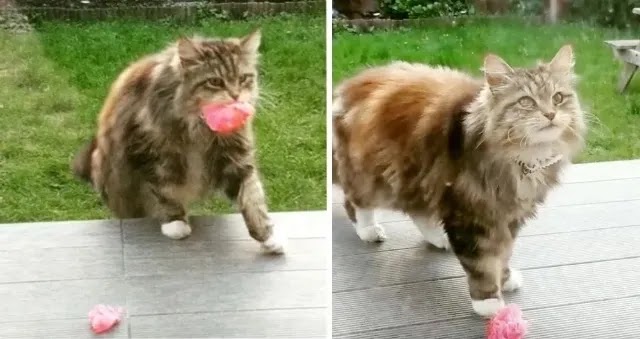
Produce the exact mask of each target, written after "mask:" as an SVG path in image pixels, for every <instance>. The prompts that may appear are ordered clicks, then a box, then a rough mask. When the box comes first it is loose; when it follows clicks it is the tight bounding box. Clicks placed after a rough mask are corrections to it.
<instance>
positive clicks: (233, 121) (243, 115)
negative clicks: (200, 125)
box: [201, 101, 254, 134]
mask: <svg viewBox="0 0 640 339" xmlns="http://www.w3.org/2000/svg"><path fill="white" fill-rule="evenodd" d="M201 111H202V119H203V120H204V122H205V123H206V124H207V126H208V127H209V128H210V129H211V130H212V131H214V132H218V133H221V134H228V133H232V132H234V131H236V130H238V129H240V128H241V127H242V126H244V125H245V123H246V122H247V119H248V118H249V117H250V116H251V115H252V114H253V113H254V108H253V105H251V104H250V103H247V102H238V101H235V102H229V103H211V104H207V105H204V106H202V107H201Z"/></svg>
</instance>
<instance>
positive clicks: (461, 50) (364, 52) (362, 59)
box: [333, 21, 640, 162]
mask: <svg viewBox="0 0 640 339" xmlns="http://www.w3.org/2000/svg"><path fill="white" fill-rule="evenodd" d="M616 38H618V39H637V38H640V32H637V33H635V34H634V33H628V32H619V31H613V30H605V29H599V28H595V27H588V26H586V25H578V24H572V25H569V24H564V25H557V26H531V25H526V24H524V23H517V22H512V21H493V22H492V23H490V24H487V23H483V24H469V25H466V26H460V27H455V28H430V29H427V28H424V29H418V28H414V29H411V30H409V29H402V30H396V31H386V32H376V33H373V34H364V35H355V34H352V33H348V32H339V33H336V36H335V38H334V41H333V80H334V83H336V82H338V81H340V80H342V79H344V78H345V77H347V76H349V75H351V74H353V73H354V72H356V71H357V70H359V69H361V68H363V67H365V66H367V65H378V64H384V63H387V62H389V61H391V60H406V61H412V62H423V63H431V64H443V65H448V66H451V67H454V68H460V69H464V70H467V71H469V72H472V73H474V74H477V75H480V72H479V68H480V67H481V65H482V59H483V56H484V55H485V53H487V52H493V53H496V54H498V55H500V56H502V57H503V58H505V60H507V61H508V62H509V63H511V64H512V65H516V66H528V65H532V64H534V63H535V62H536V61H537V60H540V59H542V60H549V59H550V58H552V57H553V56H554V54H555V53H556V51H557V50H558V48H560V46H562V45H563V44H565V43H571V44H573V45H574V48H575V53H576V62H577V63H576V72H577V73H578V75H579V76H580V77H581V81H580V85H579V93H580V94H581V99H582V102H583V105H584V107H585V109H586V110H587V111H588V112H589V113H590V116H591V117H590V119H589V120H590V125H591V129H590V134H589V136H588V148H587V149H586V151H585V152H584V153H583V154H582V155H581V156H580V158H579V159H578V161H579V162H592V161H604V160H618V159H632V158H640V78H639V79H634V81H633V82H632V84H631V85H630V87H629V89H628V92H627V93H628V94H626V95H620V94H618V93H617V92H616V82H617V79H618V78H617V77H618V74H619V72H620V68H621V66H620V64H619V63H618V62H617V61H615V60H614V59H613V56H612V52H611V50H610V49H609V48H608V47H607V46H606V45H605V44H604V42H603V41H604V40H607V39H616Z"/></svg>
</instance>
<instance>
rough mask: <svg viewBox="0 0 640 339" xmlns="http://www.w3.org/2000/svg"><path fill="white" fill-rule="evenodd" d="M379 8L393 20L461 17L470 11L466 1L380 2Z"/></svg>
mask: <svg viewBox="0 0 640 339" xmlns="http://www.w3.org/2000/svg"><path fill="white" fill-rule="evenodd" d="M380 8H381V10H382V12H383V13H384V14H385V16H386V17H390V18H393V19H407V18H429V17H440V16H461V15H468V14H470V12H471V11H472V7H471V6H470V4H469V1H467V0H438V1H434V0H381V2H380Z"/></svg>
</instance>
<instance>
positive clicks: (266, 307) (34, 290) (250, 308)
mask: <svg viewBox="0 0 640 339" xmlns="http://www.w3.org/2000/svg"><path fill="white" fill-rule="evenodd" d="M325 216H326V212H292V213H273V214H272V217H273V218H274V221H275V222H276V224H278V225H280V226H282V227H283V228H284V230H285V231H287V232H288V235H289V237H290V238H291V239H290V240H289V247H288V253H287V255H286V256H271V255H265V254H262V253H261V251H260V247H259V245H258V243H257V242H254V241H253V240H251V239H250V238H249V236H248V232H247V230H246V228H245V226H244V224H243V223H242V219H241V217H240V216H239V215H228V216H221V217H209V218H194V221H193V222H192V223H193V224H194V225H195V227H194V230H193V234H192V236H191V237H190V238H188V239H185V240H181V241H175V240H170V239H168V238H166V237H164V236H163V235H162V234H161V233H160V229H159V226H158V225H156V224H154V223H152V222H150V221H148V220H125V221H117V220H113V221H68V222H66V221H65V222H54V223H31V224H5V225H0V338H92V337H94V336H93V334H92V332H91V331H90V329H89V322H88V317H87V313H88V312H89V310H90V309H91V308H92V307H93V306H94V305H96V304H100V303H103V304H110V305H119V306H123V307H124V308H125V309H126V311H127V315H126V319H125V320H124V321H123V323H121V324H120V325H119V326H118V327H117V328H116V329H115V330H114V331H113V332H112V333H110V334H108V335H101V336H100V337H102V338H220V337H225V338H249V337H251V338H285V337H287V338H310V337H325V335H326V334H327V333H326V332H327V330H326V322H327V320H328V319H327V317H328V310H327V307H328V300H327V295H328V293H329V291H328V289H329V288H330V286H329V281H327V273H328V272H327V266H328V262H329V260H328V259H329V257H328V256H329V254H328V253H327V252H328V248H329V247H328V244H327V241H328V239H327V238H328V236H327V235H328V231H329V226H328V225H326V217H325Z"/></svg>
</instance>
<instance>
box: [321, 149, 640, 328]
mask: <svg viewBox="0 0 640 339" xmlns="http://www.w3.org/2000/svg"><path fill="white" fill-rule="evenodd" d="M341 201H342V194H341V192H340V190H339V189H334V205H333V207H334V208H333V336H334V338H352V339H353V338H362V339H364V338H375V339H386V338H406V339H411V338H416V339H417V338H420V339H425V338H438V339H440V338H451V339H466V338H474V339H475V338H484V326H485V322H484V321H483V320H481V318H479V317H476V316H475V315H474V314H473V311H472V309H471V305H470V302H469V297H468V294H467V293H468V292H467V287H466V286H467V285H466V281H465V278H464V275H463V271H462V268H461V267H460V266H459V264H458V262H457V260H456V259H455V257H454V255H453V253H442V252H439V251H437V250H431V249H429V248H428V247H427V245H426V244H425V243H424V242H423V241H422V238H421V236H420V234H419V231H418V230H417V229H415V228H414V226H413V225H412V224H411V222H410V221H409V220H408V218H407V217H406V216H404V215H402V214H398V213H391V212H382V213H380V217H381V219H382V221H383V222H384V226H385V228H386V231H387V235H388V237H389V239H388V240H387V241H386V242H385V243H383V244H365V243H363V242H361V241H360V240H359V239H358V237H357V235H356V234H355V232H354V231H353V228H352V226H351V225H350V223H349V222H348V219H347V217H346V215H345V213H344V210H343V208H342V203H341ZM512 262H513V265H514V267H516V268H519V269H522V272H523V275H524V286H523V288H522V289H521V290H520V291H517V292H514V293H511V294H507V296H506V300H507V302H514V303H517V304H519V305H520V306H521V307H522V308H523V310H524V314H525V317H526V318H528V319H529V321H530V330H531V331H530V335H529V336H528V337H527V338H528V339H540V338H550V339H551V338H553V339H558V338H589V339H600V338H602V339H614V338H640V321H639V320H638V319H640V160H633V161H617V162H603V163H591V164H584V165H574V166H572V167H571V168H570V170H569V171H567V173H566V175H565V179H564V185H563V186H561V187H559V188H558V189H556V190H555V191H554V192H553V193H552V195H551V196H550V197H549V199H548V201H547V204H546V206H544V208H543V209H542V211H541V213H540V215H539V217H538V218H537V219H536V220H533V221H531V222H530V223H529V224H528V225H527V227H526V228H525V229H524V230H523V232H522V236H521V237H520V238H519V239H518V241H517V243H516V248H515V253H514V257H513V261H512Z"/></svg>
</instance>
